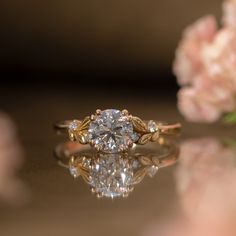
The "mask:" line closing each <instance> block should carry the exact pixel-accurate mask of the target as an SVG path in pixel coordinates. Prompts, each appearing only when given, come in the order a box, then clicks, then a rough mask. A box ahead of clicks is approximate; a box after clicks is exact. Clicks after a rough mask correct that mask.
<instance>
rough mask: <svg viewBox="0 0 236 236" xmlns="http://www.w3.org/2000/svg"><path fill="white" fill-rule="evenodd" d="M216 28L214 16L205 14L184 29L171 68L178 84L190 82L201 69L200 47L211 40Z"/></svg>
mask: <svg viewBox="0 0 236 236" xmlns="http://www.w3.org/2000/svg"><path fill="white" fill-rule="evenodd" d="M216 29H217V27H216V21H215V18H214V17H213V16H206V17H203V18H202V19H200V20H198V21H197V22H196V23H194V24H193V25H191V26H189V27H188V28H187V29H186V30H185V31H184V33H183V39H182V41H181V42H180V44H179V47H178V49H177V51H176V59H175V62H174V68H173V69H174V73H175V74H176V75H177V79H178V82H179V84H180V85H185V84H189V83H191V82H192V81H193V78H194V76H195V75H196V74H198V73H199V72H200V71H201V70H202V67H203V65H202V59H201V51H202V47H203V45H205V44H208V43H210V42H211V41H212V40H213V38H214V36H215V34H216Z"/></svg>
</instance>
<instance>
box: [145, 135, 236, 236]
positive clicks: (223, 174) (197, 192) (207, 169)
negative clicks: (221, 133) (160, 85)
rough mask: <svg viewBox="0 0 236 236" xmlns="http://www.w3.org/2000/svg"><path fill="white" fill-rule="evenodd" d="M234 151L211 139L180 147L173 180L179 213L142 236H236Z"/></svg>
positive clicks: (235, 152)
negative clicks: (179, 208)
mask: <svg viewBox="0 0 236 236" xmlns="http://www.w3.org/2000/svg"><path fill="white" fill-rule="evenodd" d="M235 159H236V149H235V148H234V147H230V146H226V145H225V144H223V143H221V142H220V141H219V140H217V139H215V138H211V137H209V138H202V139H195V140H194V139H193V140H187V141H185V142H184V143H182V145H181V150H180V158H179V165H178V167H177V170H176V174H175V177H176V178H175V179H176V187H177V193H178V195H179V199H180V205H181V208H182V212H181V213H180V214H177V215H176V216H174V217H173V218H172V219H171V220H167V221H166V222H164V223H162V224H160V225H155V226H153V227H151V229H150V230H149V231H148V232H147V234H145V235H146V236H157V235H158V236H187V235H193V236H233V235H235V234H236V226H235V216H236V202H235V199H236V165H235V164H236V160H235Z"/></svg>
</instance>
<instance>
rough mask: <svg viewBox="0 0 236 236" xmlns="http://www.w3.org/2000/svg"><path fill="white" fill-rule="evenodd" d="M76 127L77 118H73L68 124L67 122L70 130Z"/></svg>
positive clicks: (74, 129)
mask: <svg viewBox="0 0 236 236" xmlns="http://www.w3.org/2000/svg"><path fill="white" fill-rule="evenodd" d="M77 129H78V121H77V120H73V121H72V122H71V123H70V124H69V130H71V131H76V130H77Z"/></svg>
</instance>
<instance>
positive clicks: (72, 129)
mask: <svg viewBox="0 0 236 236" xmlns="http://www.w3.org/2000/svg"><path fill="white" fill-rule="evenodd" d="M55 129H56V131H58V133H67V134H68V135H69V138H70V140H71V141H79V142H80V143H81V144H88V143H89V144H90V145H91V146H92V147H94V148H95V149H96V150H97V151H103V152H108V153H115V152H122V151H126V150H128V149H129V148H132V147H133V145H134V144H139V145H144V144H147V143H148V142H155V141H157V140H158V138H159V137H160V136H165V135H177V134H179V133H180V130H181V124H180V123H176V124H167V123H164V122H160V121H154V120H149V121H145V120H142V119H140V118H139V117H136V116H132V115H130V114H129V113H128V111H127V110H123V111H119V110H115V109H108V110H104V111H101V110H97V111H96V113H95V114H92V115H91V116H87V117H85V118H84V120H65V121H63V122H59V123H58V124H56V125H55Z"/></svg>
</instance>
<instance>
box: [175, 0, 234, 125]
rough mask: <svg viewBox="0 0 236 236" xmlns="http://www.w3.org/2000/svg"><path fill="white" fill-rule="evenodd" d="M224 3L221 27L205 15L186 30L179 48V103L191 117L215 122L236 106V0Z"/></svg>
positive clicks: (186, 114) (195, 120) (177, 58)
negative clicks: (222, 25)
mask: <svg viewBox="0 0 236 236" xmlns="http://www.w3.org/2000/svg"><path fill="white" fill-rule="evenodd" d="M223 6H224V16H223V22H224V27H223V28H222V29H220V30H218V31H217V27H216V22H215V19H214V18H213V17H212V16H207V17H204V18H202V19H200V20H198V21H197V22H196V23H195V24H193V25H191V26H189V27H188V28H187V29H186V30H185V31H184V34H183V39H182V40H181V42H180V44H179V47H178V48H177V51H176V59H175V61H174V65H173V68H174V73H175V74H176V76H177V80H178V82H179V84H180V85H181V86H183V88H181V89H180V91H179V93H178V107H179V110H180V112H181V113H182V114H183V115H184V117H185V118H186V119H187V120H188V121H192V122H215V121H217V120H219V119H220V118H221V116H222V115H224V114H225V113H230V112H233V111H234V110H235V109H236V103H235V98H236V0H228V1H226V2H225V3H224V5H223Z"/></svg>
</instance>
